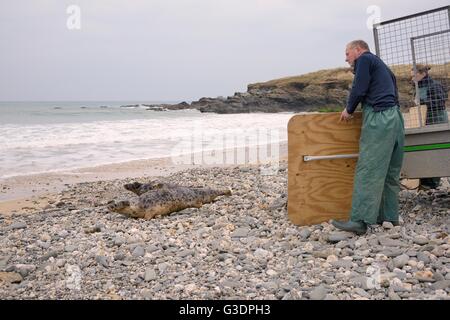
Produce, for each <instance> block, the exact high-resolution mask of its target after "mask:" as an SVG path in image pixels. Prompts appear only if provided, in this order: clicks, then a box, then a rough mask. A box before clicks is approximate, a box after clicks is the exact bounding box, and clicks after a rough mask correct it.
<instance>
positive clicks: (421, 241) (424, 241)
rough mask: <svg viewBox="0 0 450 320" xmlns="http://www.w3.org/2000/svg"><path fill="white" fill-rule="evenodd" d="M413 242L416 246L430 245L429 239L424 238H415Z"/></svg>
mask: <svg viewBox="0 0 450 320" xmlns="http://www.w3.org/2000/svg"><path fill="white" fill-rule="evenodd" d="M413 242H414V243H415V244H418V245H421V246H422V245H425V244H427V243H428V239H427V238H425V237H424V236H417V237H414V239H413Z"/></svg>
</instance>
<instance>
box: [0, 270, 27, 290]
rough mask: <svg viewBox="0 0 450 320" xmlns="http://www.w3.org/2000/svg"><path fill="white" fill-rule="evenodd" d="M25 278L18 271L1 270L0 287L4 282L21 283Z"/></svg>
mask: <svg viewBox="0 0 450 320" xmlns="http://www.w3.org/2000/svg"><path fill="white" fill-rule="evenodd" d="M22 280H23V278H22V275H21V274H20V273H17V272H0V287H1V285H2V283H20V282H22Z"/></svg>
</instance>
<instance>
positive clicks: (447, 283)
mask: <svg viewBox="0 0 450 320" xmlns="http://www.w3.org/2000/svg"><path fill="white" fill-rule="evenodd" d="M449 287H450V280H440V281H436V282H435V283H433V284H432V285H431V289H432V290H444V289H447V288H449Z"/></svg>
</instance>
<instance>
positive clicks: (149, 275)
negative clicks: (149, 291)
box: [144, 268, 157, 281]
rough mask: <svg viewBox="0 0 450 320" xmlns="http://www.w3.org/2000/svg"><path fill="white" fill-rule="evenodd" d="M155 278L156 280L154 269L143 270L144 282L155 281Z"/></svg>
mask: <svg viewBox="0 0 450 320" xmlns="http://www.w3.org/2000/svg"><path fill="white" fill-rule="evenodd" d="M156 278H157V275H156V271H155V269H153V268H147V269H146V270H145V276H144V280H145V281H152V280H155V279H156Z"/></svg>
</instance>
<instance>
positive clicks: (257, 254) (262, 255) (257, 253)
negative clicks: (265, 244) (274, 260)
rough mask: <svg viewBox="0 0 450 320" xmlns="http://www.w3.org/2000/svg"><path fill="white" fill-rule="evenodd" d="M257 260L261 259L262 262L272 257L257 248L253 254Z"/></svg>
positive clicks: (270, 254) (265, 251) (267, 252)
mask: <svg viewBox="0 0 450 320" xmlns="http://www.w3.org/2000/svg"><path fill="white" fill-rule="evenodd" d="M253 255H254V256H255V257H256V258H257V259H262V260H267V259H269V258H270V257H271V256H273V255H272V253H270V252H269V251H267V250H264V249H261V248H258V249H256V250H255V253H254V254H253Z"/></svg>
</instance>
